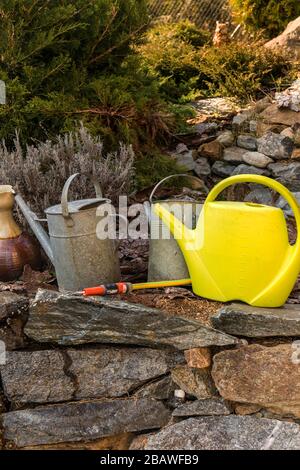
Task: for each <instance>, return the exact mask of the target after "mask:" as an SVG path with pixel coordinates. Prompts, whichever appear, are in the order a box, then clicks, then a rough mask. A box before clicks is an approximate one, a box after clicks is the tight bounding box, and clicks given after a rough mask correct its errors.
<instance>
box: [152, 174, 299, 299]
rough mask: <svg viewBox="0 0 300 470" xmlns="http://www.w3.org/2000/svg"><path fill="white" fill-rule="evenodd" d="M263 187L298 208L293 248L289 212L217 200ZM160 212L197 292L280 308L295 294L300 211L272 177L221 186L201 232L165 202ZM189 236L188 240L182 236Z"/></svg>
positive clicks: (248, 178)
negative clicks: (235, 189) (227, 192)
mask: <svg viewBox="0 0 300 470" xmlns="http://www.w3.org/2000/svg"><path fill="white" fill-rule="evenodd" d="M236 183H257V184H262V185H265V186H267V187H269V188H270V189H273V190H275V191H277V192H278V193H279V194H281V196H283V197H284V198H285V199H286V201H287V202H288V203H289V205H290V207H291V208H292V210H293V213H294V216H295V220H296V224H297V231H298V237H297V240H296V243H295V244H294V245H290V243H289V240H288V232H287V227H286V222H285V218H284V214H283V211H282V210H281V209H279V208H276V207H272V206H265V205H261V204H251V203H245V202H233V201H216V198H217V196H218V195H219V194H220V193H221V192H222V191H223V190H224V189H225V188H227V187H228V186H230V185H232V184H236ZM156 213H157V215H158V216H159V217H160V218H161V219H162V220H163V222H164V223H165V224H166V225H167V226H168V227H169V229H170V230H171V232H172V233H173V234H174V237H175V238H177V236H176V235H178V234H179V235H180V236H179V237H178V238H177V242H178V244H179V246H180V248H181V250H182V252H183V255H184V258H185V261H186V263H187V265H188V268H189V272H190V276H191V279H192V286H193V291H194V293H195V294H197V295H199V296H201V297H206V298H209V299H213V300H219V301H222V302H227V301H232V300H241V301H244V302H246V303H248V304H250V305H255V306H258V307H279V306H281V305H283V304H284V303H285V301H286V299H287V297H288V296H289V294H290V292H291V290H292V288H293V286H294V284H295V281H296V279H297V276H298V274H299V269H300V237H299V233H300V209H299V206H298V203H297V201H296V199H295V198H294V196H293V195H292V193H290V191H289V190H288V189H287V188H285V187H284V186H283V185H282V184H280V183H278V182H277V181H275V180H272V179H271V178H267V177H265V176H258V175H236V176H231V177H229V178H226V179H225V180H223V181H221V182H220V183H218V184H217V185H216V186H215V187H214V188H213V189H212V190H211V192H210V193H209V195H208V196H207V198H206V201H205V203H204V205H203V209H202V211H201V214H200V217H199V219H198V222H197V226H196V229H194V230H188V229H186V230H184V228H183V226H182V225H183V224H182V222H181V221H179V220H178V219H176V217H174V215H172V214H171V213H170V212H168V211H167V210H166V209H165V208H163V207H161V206H160V205H159V204H157V205H156ZM182 234H183V236H181V235H182Z"/></svg>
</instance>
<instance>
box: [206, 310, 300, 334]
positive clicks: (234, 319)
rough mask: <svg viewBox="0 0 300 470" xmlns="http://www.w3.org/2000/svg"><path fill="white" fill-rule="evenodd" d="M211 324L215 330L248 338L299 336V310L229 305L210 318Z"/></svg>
mask: <svg viewBox="0 0 300 470" xmlns="http://www.w3.org/2000/svg"><path fill="white" fill-rule="evenodd" d="M295 307H296V306H295ZM211 322H212V324H213V326H214V327H215V328H217V329H219V330H222V331H225V332H226V333H229V334H233V335H237V336H246V337H249V338H261V337H272V336H289V337H290V336H300V308H258V307H251V306H250V305H246V304H231V305H226V306H224V307H222V308H221V309H220V310H218V312H216V313H215V314H214V315H213V316H212V317H211Z"/></svg>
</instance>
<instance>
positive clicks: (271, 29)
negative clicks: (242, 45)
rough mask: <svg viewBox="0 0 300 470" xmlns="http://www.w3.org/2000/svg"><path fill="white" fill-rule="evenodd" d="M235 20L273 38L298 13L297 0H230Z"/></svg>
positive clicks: (299, 5)
mask: <svg viewBox="0 0 300 470" xmlns="http://www.w3.org/2000/svg"><path fill="white" fill-rule="evenodd" d="M230 4H231V6H232V9H233V12H234V14H235V15H236V17H237V20H238V21H240V22H242V23H243V24H245V25H246V26H247V27H248V28H249V29H250V30H251V31H258V30H261V29H262V30H264V33H265V36H266V37H268V38H273V37H275V36H277V35H278V34H280V33H281V32H282V31H283V30H284V28H285V27H286V26H287V24H288V23H289V22H290V21H292V20H294V19H296V18H297V17H298V16H299V15H300V2H299V0H230Z"/></svg>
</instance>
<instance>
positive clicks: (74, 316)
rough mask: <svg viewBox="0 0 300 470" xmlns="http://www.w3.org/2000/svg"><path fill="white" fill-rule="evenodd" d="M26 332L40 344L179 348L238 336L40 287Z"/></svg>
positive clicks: (230, 341)
mask: <svg viewBox="0 0 300 470" xmlns="http://www.w3.org/2000/svg"><path fill="white" fill-rule="evenodd" d="M25 333H26V334H27V335H28V336H29V337H30V338H31V339H34V340H35V341H38V342H41V343H56V344H60V345H64V346H66V345H77V344H84V343H115V344H135V345H142V346H171V347H174V348H177V349H180V350H185V349H190V348H195V347H199V346H212V345H215V346H226V345H231V344H236V343H238V340H237V339H236V338H234V337H232V336H229V335H227V334H225V333H223V332H220V331H217V330H214V329H213V328H210V327H207V326H205V325H203V324H202V323H200V322H198V321H195V320H190V319H187V318H182V317H177V316H172V315H168V314H166V313H164V312H162V311H161V310H159V309H155V308H149V307H145V306H144V305H139V304H131V303H129V302H123V301H119V300H110V299H103V298H99V299H95V298H81V297H80V298H79V297H78V296H72V295H65V294H60V293H58V292H53V291H46V290H39V291H38V293H37V295H36V298H35V300H34V302H33V303H32V305H31V307H30V313H29V319H28V322H27V324H26V328H25Z"/></svg>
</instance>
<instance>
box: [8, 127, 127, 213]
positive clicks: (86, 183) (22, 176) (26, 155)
mask: <svg viewBox="0 0 300 470" xmlns="http://www.w3.org/2000/svg"><path fill="white" fill-rule="evenodd" d="M77 172H79V173H81V174H82V175H83V178H77V179H75V180H74V182H73V184H72V186H71V196H72V197H73V198H77V199H80V198H81V199H82V198H85V197H94V191H93V185H92V183H91V182H90V180H89V179H88V178H87V177H88V176H91V175H92V176H94V177H95V178H96V179H97V180H98V181H99V182H100V184H101V187H102V190H103V194H104V195H105V197H109V198H111V199H112V200H113V202H117V199H118V196H119V195H121V194H128V193H129V192H130V190H131V189H132V186H133V176H134V153H133V150H132V147H131V146H126V145H123V144H119V148H118V150H116V151H115V152H111V153H108V154H104V152H103V143H102V141H101V139H100V138H99V137H93V136H92V135H91V134H90V133H89V132H88V131H87V130H86V129H85V128H84V127H83V126H81V127H80V129H79V130H78V131H77V132H70V133H66V134H64V135H61V136H58V137H57V139H56V141H55V142H50V141H46V142H40V143H37V144H36V145H27V146H26V148H25V149H23V148H22V146H21V144H20V140H19V136H18V135H17V136H16V138H15V141H14V148H13V149H11V150H8V148H7V147H6V146H5V144H4V143H2V145H1V146H0V184H11V185H12V186H13V187H14V188H15V189H16V190H17V191H18V192H19V193H20V194H21V195H22V196H23V197H24V198H25V200H26V201H27V202H28V203H29V204H30V206H31V208H32V209H33V210H35V211H37V212H38V213H39V214H42V213H43V210H44V209H45V208H46V207H49V206H51V205H53V204H57V203H59V201H60V196H61V191H62V188H63V185H64V183H65V181H66V179H67V178H68V177H69V176H70V175H71V174H73V173H77Z"/></svg>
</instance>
